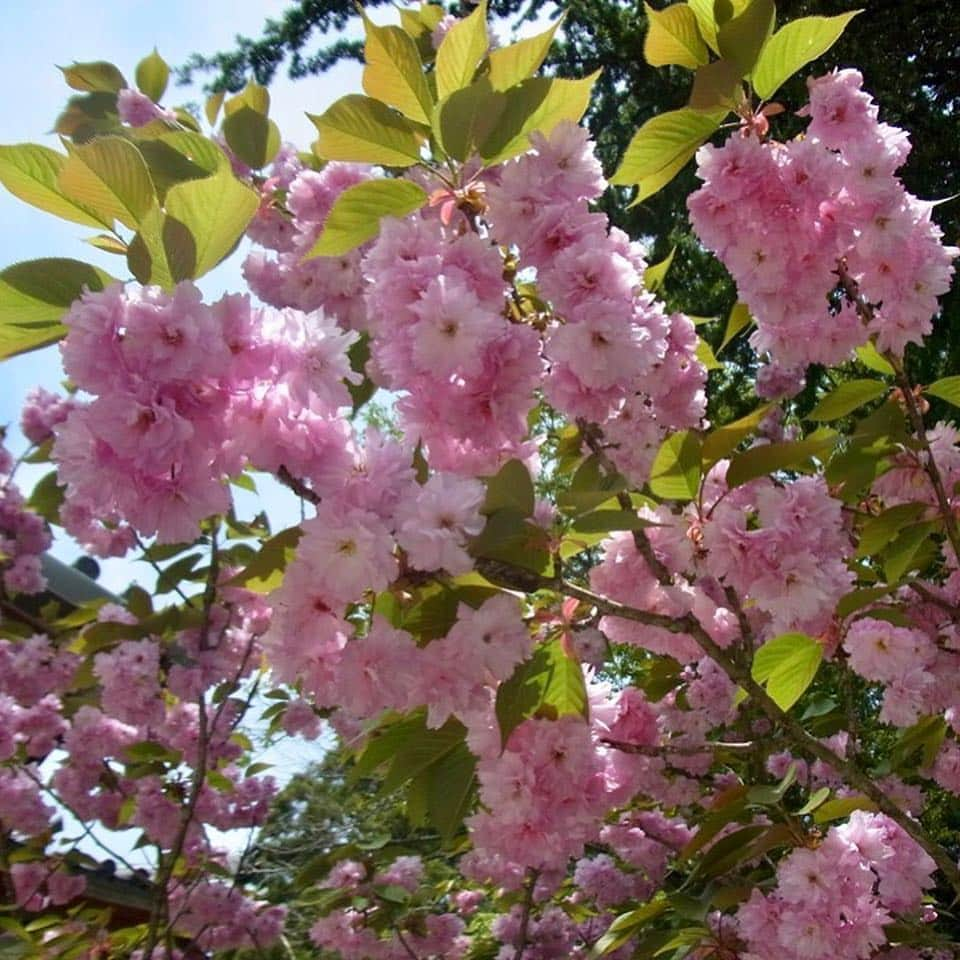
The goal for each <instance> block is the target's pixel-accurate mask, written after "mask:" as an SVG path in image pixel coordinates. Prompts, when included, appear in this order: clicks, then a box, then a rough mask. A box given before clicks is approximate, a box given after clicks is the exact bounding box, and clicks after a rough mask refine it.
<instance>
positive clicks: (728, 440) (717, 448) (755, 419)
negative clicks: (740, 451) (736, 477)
mask: <svg viewBox="0 0 960 960" xmlns="http://www.w3.org/2000/svg"><path fill="white" fill-rule="evenodd" d="M772 407H773V404H772V403H764V404H762V405H761V406H759V407H757V409H756V410H754V411H752V412H751V413H748V414H747V415H746V416H743V417H740V419H739V420H734V421H733V422H732V423H726V424H724V425H723V426H722V427H717V428H716V429H715V430H714V431H712V432H711V433H710V434H708V436H707V438H706V439H705V440H704V441H703V460H704V463H706V464H713V463H716V462H717V461H718V460H722V459H723V458H724V457H726V456H727V455H728V454H730V453H732V452H733V451H734V450H736V448H737V445H738V444H739V443H740V441H741V440H745V439H746V438H747V437H748V436H750V434H751V433H753V431H754V430H756V429H757V427H758V426H759V425H760V421H761V420H763V418H764V417H765V416H766V415H767V414H768V413H769V412H770V409H771V408H772Z"/></svg>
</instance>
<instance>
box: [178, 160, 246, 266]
mask: <svg viewBox="0 0 960 960" xmlns="http://www.w3.org/2000/svg"><path fill="white" fill-rule="evenodd" d="M259 205H260V198H259V196H258V195H257V192H256V191H255V190H253V189H252V188H250V187H248V186H247V185H246V184H245V183H241V182H240V181H239V180H238V179H237V178H236V177H235V176H233V174H232V173H231V172H230V171H229V170H226V169H223V170H220V171H219V172H218V173H216V174H214V176H212V177H205V178H204V179H203V180H187V181H186V182H185V183H178V184H177V185H176V186H174V187H171V188H170V190H169V191H168V193H167V199H166V210H167V214H168V215H169V216H171V217H175V218H176V219H177V220H179V221H180V222H181V223H182V224H183V225H184V226H185V227H186V228H187V229H188V230H189V231H190V233H191V235H192V236H193V239H194V241H195V242H196V266H195V268H194V274H193V275H194V277H201V276H203V274H205V273H207V271H209V270H212V269H213V268H214V267H215V266H216V265H217V264H218V263H219V262H220V261H221V260H222V259H223V258H224V257H226V256H227V254H229V253H230V252H231V251H232V250H233V248H234V247H235V246H236V245H237V243H239V241H240V238H241V237H242V236H243V233H244V231H245V230H246V229H247V225H248V224H249V223H250V221H251V220H252V219H253V215H254V214H255V213H256V212H257V208H258V207H259Z"/></svg>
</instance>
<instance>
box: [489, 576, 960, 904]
mask: <svg viewBox="0 0 960 960" xmlns="http://www.w3.org/2000/svg"><path fill="white" fill-rule="evenodd" d="M485 567H486V562H485V561H480V562H478V563H477V569H478V570H479V571H480V572H481V573H483V574H484V575H485V576H487V578H488V579H493V578H494V577H495V578H497V579H496V582H499V583H501V584H503V585H505V586H512V587H513V588H514V589H517V584H516V583H512V584H511V583H510V582H509V581H508V580H507V576H506V575H507V572H508V570H509V565H508V564H502V563H501V564H497V565H496V567H495V569H491V571H490V573H487V572H486V570H485ZM515 569H516V568H515ZM519 573H520V574H521V577H520V580H522V581H523V582H524V583H528V582H529V577H530V572H529V571H527V570H520V571H519ZM539 580H540V584H539V589H546V590H554V591H556V592H558V593H563V594H566V595H567V596H571V597H577V598H578V599H580V600H584V601H586V602H587V603H590V604H592V605H593V606H594V607H596V608H597V610H599V611H600V612H601V613H603V614H605V615H606V616H612V617H620V618H622V619H624V620H632V621H634V622H635V623H642V624H646V625H647V626H652V627H661V628H662V629H664V630H669V631H670V632H671V633H681V634H687V635H689V636H691V637H692V638H693V639H694V640H695V641H696V642H697V644H698V645H699V646H700V648H701V649H702V650H703V652H704V653H706V654H707V655H708V656H709V657H710V658H711V659H712V660H714V661H715V662H716V664H717V665H718V666H719V667H720V668H721V669H722V670H723V672H724V673H726V675H727V676H728V677H729V678H730V679H731V680H732V681H733V682H734V683H736V684H737V685H738V686H740V687H742V688H743V689H744V691H746V693H747V694H748V695H749V696H750V698H751V699H752V700H753V701H754V703H755V704H756V705H757V706H758V707H759V708H760V709H761V710H762V711H763V712H764V713H765V714H766V715H767V717H768V718H769V719H770V720H771V721H772V722H773V723H774V724H776V725H778V726H779V727H780V729H781V731H782V733H783V738H784V739H785V740H786V741H787V742H788V743H789V744H790V746H791V747H793V748H794V749H795V750H801V751H804V752H806V753H808V754H811V755H812V756H814V757H816V758H817V759H818V760H822V761H823V762H824V763H826V764H828V765H829V766H830V767H832V768H833V769H834V770H836V772H837V774H838V775H839V776H840V777H842V778H843V780H845V781H846V782H847V784H848V785H850V786H851V787H854V788H856V789H857V790H859V791H860V792H861V793H862V794H863V795H864V796H866V797H867V798H868V799H870V800H872V801H873V802H874V803H875V804H876V806H877V809H878V810H880V812H881V813H884V814H886V815H887V816H888V817H890V819H891V820H894V821H895V822H896V823H898V824H899V825H900V826H901V827H902V828H903V829H904V831H906V833H907V834H909V835H910V836H911V837H912V838H913V839H914V840H915V841H916V842H917V843H918V844H919V845H920V846H921V847H923V849H924V850H925V851H926V852H927V853H928V854H929V855H930V856H931V857H932V858H933V860H934V862H935V863H936V864H937V866H938V867H939V868H940V870H941V872H942V873H943V875H944V876H945V877H946V879H947V881H948V882H949V883H950V886H951V887H953V889H954V891H955V892H956V893H957V895H958V897H960V870H958V869H957V865H956V864H955V863H954V861H953V859H952V858H951V857H950V856H949V854H948V853H947V851H946V850H944V849H943V848H942V847H941V846H940V845H939V844H938V843H936V842H935V841H934V840H933V839H932V838H931V837H930V836H929V835H928V834H927V832H926V830H925V829H924V828H923V826H922V825H921V824H920V823H918V822H917V821H916V820H914V819H912V818H911V817H910V816H908V815H907V814H906V813H905V812H904V811H903V810H901V809H900V808H899V807H898V806H897V805H896V804H895V803H894V802H893V801H892V800H891V799H890V797H889V796H887V794H886V793H884V792H883V790H881V789H880V788H879V787H878V786H877V785H876V783H875V782H874V781H873V779H872V778H871V777H870V776H868V775H867V774H866V773H865V772H864V771H862V770H860V769H859V768H858V767H857V766H856V765H855V764H854V763H852V762H851V761H849V760H846V759H844V758H843V757H841V756H839V755H838V754H837V753H835V752H834V751H833V750H831V749H830V748H829V747H828V746H826V745H825V744H823V743H821V742H820V741H819V740H817V739H816V737H813V736H812V735H811V734H809V733H808V732H807V731H806V729H805V728H804V727H803V725H802V724H800V723H799V722H797V721H796V720H795V719H794V718H793V717H791V716H790V714H788V713H786V712H785V711H784V710H782V709H781V708H780V707H779V706H778V705H777V703H776V702H775V701H774V700H773V698H772V697H771V696H770V695H769V694H768V693H767V691H766V690H765V689H764V688H763V687H762V686H761V685H760V684H759V683H757V681H756V680H754V679H753V676H752V675H751V673H750V668H749V666H746V665H744V664H741V663H738V662H737V661H736V660H735V659H734V658H733V657H732V656H730V655H729V654H728V653H727V652H726V651H725V650H723V649H722V648H721V647H720V646H719V645H718V644H717V643H716V641H715V640H714V639H713V638H712V637H711V636H710V634H709V633H707V631H706V630H705V629H704V627H703V625H702V624H701V623H700V621H699V620H698V619H697V618H696V617H695V616H694V615H693V614H692V613H687V614H684V616H682V617H668V616H665V615H664V614H660V613H651V612H649V611H647V610H638V609H637V608H636V607H631V606H628V605H627V604H624V603H619V602H618V601H616V600H611V599H609V598H607V597H603V596H601V595H599V594H596V593H593V592H592V591H590V590H586V589H584V588H583V587H579V586H577V585H576V584H572V583H569V582H567V581H565V580H563V579H562V578H560V577H542V576H541V577H539ZM520 589H527V588H526V587H525V586H524V587H520Z"/></svg>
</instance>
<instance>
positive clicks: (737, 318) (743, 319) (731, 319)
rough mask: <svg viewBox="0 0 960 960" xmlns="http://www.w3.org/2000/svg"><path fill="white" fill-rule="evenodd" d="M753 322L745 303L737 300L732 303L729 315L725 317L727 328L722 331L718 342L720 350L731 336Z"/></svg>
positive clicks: (728, 341) (731, 338)
mask: <svg viewBox="0 0 960 960" xmlns="http://www.w3.org/2000/svg"><path fill="white" fill-rule="evenodd" d="M752 322H753V317H751V316H750V308H749V307H748V306H747V305H746V304H745V303H740V302H739V301H738V302H737V303H735V304H734V305H733V309H732V310H731V311H730V315H729V316H728V317H727V329H726V330H724V332H723V340H722V341H721V343H720V349H719V350H718V351H717V353H719V352H720V350H723V348H724V347H725V346H726V345H727V344H728V343H730V341H731V340H733V338H734V337H735V336H736V335H737V334H738V333H740V331H741V330H745V329H746V328H747V327H749V326H750V324H751V323H752Z"/></svg>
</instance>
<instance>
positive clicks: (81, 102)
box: [53, 91, 119, 143]
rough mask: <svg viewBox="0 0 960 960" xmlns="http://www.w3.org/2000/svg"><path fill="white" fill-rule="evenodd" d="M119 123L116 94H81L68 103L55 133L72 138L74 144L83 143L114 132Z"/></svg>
mask: <svg viewBox="0 0 960 960" xmlns="http://www.w3.org/2000/svg"><path fill="white" fill-rule="evenodd" d="M118 123H119V119H118V117H117V95H116V94H115V93H104V92H102V91H98V92H94V93H80V94H77V95H76V96H73V97H71V98H70V99H69V100H68V101H67V106H66V109H65V110H64V111H63V112H62V113H61V114H60V116H59V117H57V121H56V123H55V124H54V126H53V131H54V133H59V134H62V135H64V136H67V137H70V138H71V139H72V140H73V142H74V143H83V142H85V141H87V140H89V139H90V138H91V137H95V136H99V135H101V134H107V133H112V132H114V131H115V130H116V127H117V124H118Z"/></svg>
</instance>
